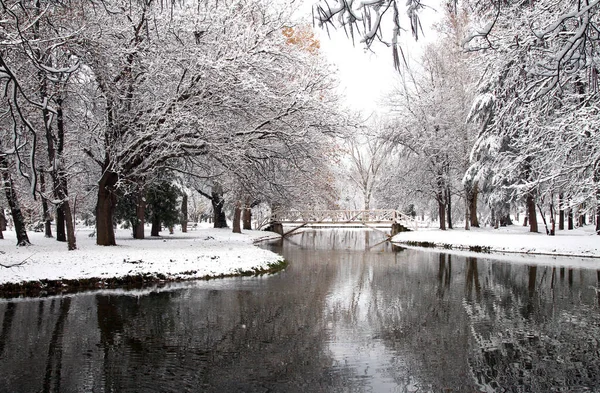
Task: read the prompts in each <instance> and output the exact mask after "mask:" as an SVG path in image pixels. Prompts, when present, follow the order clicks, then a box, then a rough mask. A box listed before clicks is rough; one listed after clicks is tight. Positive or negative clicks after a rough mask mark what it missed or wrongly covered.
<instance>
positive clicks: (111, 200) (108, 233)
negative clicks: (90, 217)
mask: <svg viewBox="0 0 600 393" xmlns="http://www.w3.org/2000/svg"><path fill="white" fill-rule="evenodd" d="M118 179H119V176H118V175H117V174H116V173H114V172H110V171H107V170H106V171H104V173H103V174H102V177H101V178H100V182H99V184H98V202H97V204H96V244H97V245H99V246H114V245H116V244H117V243H116V241H115V230H114V227H113V215H114V212H115V206H116V203H117V195H116V193H115V188H114V187H115V185H116V184H117V180H118Z"/></svg>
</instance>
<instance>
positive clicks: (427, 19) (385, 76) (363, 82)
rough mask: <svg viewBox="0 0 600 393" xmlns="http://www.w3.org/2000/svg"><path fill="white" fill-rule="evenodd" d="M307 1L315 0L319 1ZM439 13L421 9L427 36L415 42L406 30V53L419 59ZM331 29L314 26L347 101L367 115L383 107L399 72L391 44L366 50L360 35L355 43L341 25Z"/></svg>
mask: <svg viewBox="0 0 600 393" xmlns="http://www.w3.org/2000/svg"><path fill="white" fill-rule="evenodd" d="M307 2H308V3H310V4H314V3H315V2H316V1H310V0H308V1H307ZM437 2H438V0H432V1H431V2H430V3H431V4H432V5H433V4H434V3H437ZM440 14H441V13H440V12H435V11H433V10H425V11H424V12H422V14H421V23H422V24H423V29H424V30H425V36H424V37H420V38H419V41H418V42H415V40H414V39H413V38H412V36H411V34H410V32H409V31H407V32H405V33H404V37H403V39H402V40H401V41H403V42H402V49H403V51H404V54H405V56H407V57H409V58H411V59H413V60H414V59H418V57H419V53H420V52H421V50H422V48H423V47H424V46H425V45H426V44H427V43H428V42H431V41H433V40H434V39H435V33H434V32H433V31H432V30H431V25H432V24H433V23H434V22H436V21H437V20H439V18H440ZM401 23H405V25H406V24H407V23H408V20H407V18H406V17H404V18H403V19H402V20H401ZM407 27H408V26H407ZM384 30H385V29H384ZM329 33H330V35H329V36H328V34H327V31H326V30H324V29H320V28H318V27H315V34H316V35H317V37H318V38H319V40H320V41H321V49H322V51H323V53H324V54H325V56H326V57H327V58H328V59H329V61H330V62H331V63H332V64H334V65H335V66H336V67H337V69H338V72H339V74H338V77H339V80H340V90H341V93H342V94H343V95H345V96H346V99H347V103H348V105H349V106H350V107H351V108H352V109H356V110H360V111H362V112H363V113H364V114H366V115H368V114H370V113H371V112H373V111H379V110H381V99H382V98H383V97H384V96H385V95H386V94H387V93H389V92H390V91H391V90H393V87H394V85H395V83H396V78H397V76H398V73H397V71H395V70H394V66H393V59H392V50H391V48H388V47H386V46H385V45H383V44H375V45H373V47H372V50H371V51H367V50H366V49H365V47H364V44H362V43H361V42H359V41H360V37H355V43H354V44H353V43H352V39H351V38H349V37H347V36H346V33H345V32H344V30H343V29H342V28H338V29H337V30H334V29H332V28H331V27H330V29H329ZM384 34H385V31H384Z"/></svg>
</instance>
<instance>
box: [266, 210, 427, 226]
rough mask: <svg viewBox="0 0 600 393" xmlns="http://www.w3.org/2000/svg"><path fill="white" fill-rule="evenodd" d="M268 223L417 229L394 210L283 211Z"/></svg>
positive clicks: (413, 222) (405, 217)
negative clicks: (400, 226)
mask: <svg viewBox="0 0 600 393" xmlns="http://www.w3.org/2000/svg"><path fill="white" fill-rule="evenodd" d="M269 221H276V222H280V223H282V224H350V223H363V224H369V223H371V224H382V223H389V224H390V225H391V224H393V223H399V224H402V225H404V226H406V227H407V228H409V229H417V228H418V226H419V225H418V222H417V221H416V220H415V219H414V218H413V217H411V216H409V215H407V214H404V213H402V212H401V211H398V210H394V209H377V210H285V211H276V212H273V213H272V214H271V216H270V218H269Z"/></svg>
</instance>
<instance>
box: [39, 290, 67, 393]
mask: <svg viewBox="0 0 600 393" xmlns="http://www.w3.org/2000/svg"><path fill="white" fill-rule="evenodd" d="M70 307H71V298H69V297H65V298H62V299H61V300H60V310H59V314H58V318H57V319H56V323H55V325H54V329H53V331H52V337H51V338H50V345H49V346H48V357H47V360H46V373H45V376H44V386H43V391H44V392H61V372H62V358H63V342H62V341H63V335H64V329H65V323H66V320H67V316H68V315H69V309H70Z"/></svg>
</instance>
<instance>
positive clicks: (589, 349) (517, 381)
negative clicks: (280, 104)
mask: <svg viewBox="0 0 600 393" xmlns="http://www.w3.org/2000/svg"><path fill="white" fill-rule="evenodd" d="M382 239H383V238H382V235H381V234H380V233H378V232H374V231H362V230H319V231H307V232H304V233H302V234H298V235H296V236H293V237H291V238H290V239H289V240H286V241H284V242H282V243H273V244H270V245H265V247H270V248H271V249H273V250H274V251H276V252H279V253H282V254H283V255H284V256H285V258H286V259H287V260H288V261H289V262H290V265H289V267H288V268H287V269H286V270H285V271H283V272H281V273H278V274H276V275H273V276H264V277H250V278H234V279H222V280H213V281H208V282H187V283H173V284H169V285H166V286H163V287H161V288H146V289H143V290H137V291H125V290H116V291H102V292H87V293H81V294H76V295H65V296H58V297H51V298H39V299H12V300H0V370H1V371H0V392H185V391H190V392H205V391H206V392H494V391H497V392H552V391H561V392H594V391H595V392H598V391H600V343H599V340H600V312H599V311H600V308H599V307H600V297H599V295H598V288H599V282H598V281H599V279H600V273H599V272H598V269H597V262H596V261H593V260H592V261H590V262H589V266H590V269H588V268H586V267H585V266H586V265H585V263H583V264H582V263H581V262H579V263H578V264H577V265H574V264H572V263H571V262H572V261H571V260H569V259H562V260H561V259H559V260H556V261H555V262H554V264H552V265H550V264H542V263H537V262H535V260H534V259H531V260H530V261H533V262H531V263H523V262H522V261H518V262H510V261H499V260H493V259H488V258H486V255H485V254H481V255H476V256H469V257H467V256H457V255H450V254H444V253H439V252H434V251H431V252H428V251H418V250H410V249H404V250H402V249H396V248H395V247H394V249H392V246H391V245H390V244H388V243H379V242H380V241H381V240H382ZM517 259H518V258H517V257H516V256H515V260H517ZM582 266H583V267H582Z"/></svg>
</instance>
